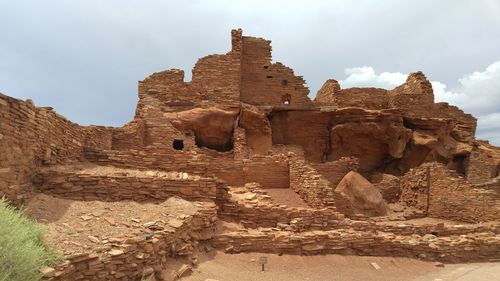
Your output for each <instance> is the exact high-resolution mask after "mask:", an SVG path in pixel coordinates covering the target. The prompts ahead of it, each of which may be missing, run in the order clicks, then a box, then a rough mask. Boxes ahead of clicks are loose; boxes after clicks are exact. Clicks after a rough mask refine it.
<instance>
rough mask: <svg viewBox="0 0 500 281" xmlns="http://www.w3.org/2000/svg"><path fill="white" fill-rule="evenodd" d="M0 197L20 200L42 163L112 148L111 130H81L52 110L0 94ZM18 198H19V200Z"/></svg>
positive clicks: (73, 157)
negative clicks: (90, 148) (92, 149)
mask: <svg viewBox="0 0 500 281" xmlns="http://www.w3.org/2000/svg"><path fill="white" fill-rule="evenodd" d="M0 120H1V122H0V147H2V148H4V149H3V150H2V153H0V196H6V197H8V198H9V199H11V200H17V199H21V198H20V196H21V195H20V194H21V193H22V189H23V186H24V185H25V184H28V183H29V182H30V178H31V176H32V175H33V172H34V171H35V169H36V168H37V167H38V166H40V165H43V164H55V163H62V162H65V161H69V160H76V159H82V158H83V150H84V147H92V148H95V149H109V148H111V136H112V128H107V127H98V126H88V127H81V126H79V125H77V124H75V123H72V122H70V121H68V120H67V119H66V118H64V117H63V116H61V115H59V114H57V113H56V112H54V111H53V110H52V109H51V108H47V107H36V106H34V104H33V102H31V101H22V100H18V99H14V98H11V97H8V96H5V95H3V94H0ZM18 197H19V198H18Z"/></svg>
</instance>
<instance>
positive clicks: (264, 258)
mask: <svg viewBox="0 0 500 281" xmlns="http://www.w3.org/2000/svg"><path fill="white" fill-rule="evenodd" d="M259 263H260V265H261V266H262V271H264V265H265V264H267V257H266V256H262V257H260V258H259Z"/></svg>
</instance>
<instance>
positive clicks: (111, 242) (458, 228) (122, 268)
mask: <svg viewBox="0 0 500 281" xmlns="http://www.w3.org/2000/svg"><path fill="white" fill-rule="evenodd" d="M308 94H309V90H308V88H307V87H306V86H305V80H304V79H303V78H302V77H300V76H296V75H295V74H294V72H293V70H292V69H291V68H289V67H286V66H285V65H284V64H282V63H279V62H272V60H271V42H270V41H268V40H265V39H262V38H255V37H248V36H243V34H242V31H241V30H239V29H238V30H233V31H232V32H231V50H230V51H229V52H228V53H226V54H222V55H209V56H206V57H204V58H201V59H200V60H198V62H197V63H196V65H195V67H194V69H193V75H192V80H191V81H185V79H184V72H183V71H182V70H176V69H173V70H167V71H162V72H158V73H154V74H152V75H150V76H149V77H147V78H145V79H144V80H143V81H140V82H139V102H138V104H137V109H136V112H135V116H134V118H133V120H132V121H130V122H129V123H127V124H126V125H124V126H122V127H118V128H114V127H104V126H80V125H78V124H75V123H72V122H70V121H68V120H67V119H66V118H64V117H63V116H60V115H59V114H57V113H56V112H54V111H53V110H52V109H51V108H49V107H36V106H35V105H34V103H33V102H32V101H31V100H27V101H21V100H18V99H14V98H11V97H9V96H6V95H3V94H0V121H1V122H0V149H1V151H0V194H1V195H2V196H6V197H7V198H9V199H10V200H11V202H13V203H15V204H19V205H25V206H26V207H27V208H28V210H29V212H30V213H31V215H32V216H33V217H34V218H36V219H37V220H38V221H39V222H40V223H44V224H47V226H48V227H49V229H50V231H49V240H50V239H52V241H56V242H57V244H58V246H60V247H61V248H62V250H63V252H64V254H65V261H64V262H62V263H60V264H58V265H57V266H55V267H54V268H44V269H42V270H43V272H45V273H46V276H47V277H48V278H49V277H50V278H53V279H54V280H140V279H141V278H142V277H146V276H152V275H155V276H156V277H157V278H163V280H171V279H175V278H177V277H178V276H181V275H184V274H187V272H189V271H190V269H191V267H192V266H196V262H197V255H199V254H202V253H204V252H207V251H212V250H213V249H214V248H215V249H218V250H222V251H226V252H228V253H238V252H269V253H280V254H281V253H288V254H302V255H312V254H326V253H335V254H359V255H379V256H404V257H412V258H419V259H424V260H434V261H442V262H468V261H498V260H500V222H499V219H500V183H499V178H500V177H499V173H500V148H498V147H495V146H493V145H490V144H489V143H488V142H486V141H482V140H477V139H475V137H474V136H475V130H476V121H477V120H476V119H475V118H474V117H473V116H471V115H469V114H466V113H464V112H463V111H462V110H460V109H459V108H457V107H454V106H451V105H448V104H446V103H435V102H434V95H433V90H432V86H431V84H430V82H429V81H428V80H427V78H426V77H425V75H424V74H423V73H422V72H415V73H411V74H410V75H409V76H408V78H407V81H406V82H405V83H404V84H402V85H400V86H398V87H396V88H394V89H392V90H384V89H377V88H348V89H342V88H341V87H340V85H339V83H338V82H337V81H336V80H334V79H330V80H327V81H326V82H325V84H324V85H323V87H321V89H320V90H319V91H318V93H317V95H316V97H315V99H314V100H311V99H310V98H309V96H308ZM42 203H43V204H42ZM47 206H57V208H54V210H52V209H51V208H48V209H47ZM61 212H63V213H61ZM144 214H148V215H147V216H146V217H144V216H145V215H144ZM179 261H182V262H181V263H179ZM170 264H174V265H178V266H177V267H176V268H175V270H173V271H172V272H169V271H168V268H169V265H170ZM170 268H171V267H170ZM169 278H170V279H169Z"/></svg>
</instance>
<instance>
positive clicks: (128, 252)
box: [50, 204, 216, 281]
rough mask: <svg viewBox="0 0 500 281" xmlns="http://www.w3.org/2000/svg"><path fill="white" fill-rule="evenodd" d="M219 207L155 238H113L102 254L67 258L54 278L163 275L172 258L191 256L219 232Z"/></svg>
mask: <svg viewBox="0 0 500 281" xmlns="http://www.w3.org/2000/svg"><path fill="white" fill-rule="evenodd" d="M215 222H216V208H215V206H214V205H213V204H211V206H207V207H204V208H203V209H202V210H199V211H198V212H197V213H196V214H195V215H193V216H190V217H189V218H187V219H185V221H184V223H183V224H182V225H180V226H176V229H174V231H167V230H161V231H154V235H153V236H152V238H145V237H141V236H135V235H134V236H125V237H117V238H112V239H111V238H110V240H111V244H107V245H105V246H101V248H100V250H99V251H95V250H94V251H89V252H88V253H80V254H74V255H70V256H66V257H65V260H64V261H63V262H61V263H59V264H58V265H56V266H54V269H53V270H52V271H51V276H52V277H51V279H50V280H57V281H77V280H89V281H98V280H110V281H129V280H137V281H139V280H143V279H142V278H145V277H148V278H149V277H150V276H151V275H156V276H157V277H159V276H160V273H161V271H162V270H163V269H165V268H170V269H171V268H172V267H171V266H172V265H171V264H169V262H168V259H169V258H179V257H189V256H191V255H193V252H194V251H195V250H196V249H197V248H199V247H198V246H197V245H198V244H199V243H200V242H203V241H207V240H209V239H211V238H212V236H213V235H214V233H215Z"/></svg>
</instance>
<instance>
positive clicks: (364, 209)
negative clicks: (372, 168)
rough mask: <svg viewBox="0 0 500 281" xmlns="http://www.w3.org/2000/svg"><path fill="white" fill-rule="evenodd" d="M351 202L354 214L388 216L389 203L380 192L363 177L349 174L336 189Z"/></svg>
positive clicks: (353, 173) (352, 173)
mask: <svg viewBox="0 0 500 281" xmlns="http://www.w3.org/2000/svg"><path fill="white" fill-rule="evenodd" d="M335 192H337V193H339V194H341V195H342V196H343V197H344V198H345V199H346V200H348V201H349V202H350V207H351V208H352V210H353V211H354V213H359V214H363V215H366V216H383V215H386V214H387V210H388V207H387V203H386V202H385V201H384V198H382V194H380V191H379V190H378V189H377V188H376V187H374V186H373V185H372V184H371V183H370V182H369V181H368V180H366V179H365V178H364V177H363V176H362V175H360V174H358V173H356V172H349V173H348V174H347V175H345V176H344V178H343V179H342V180H341V181H340V183H339V184H338V185H337V187H336V188H335Z"/></svg>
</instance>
